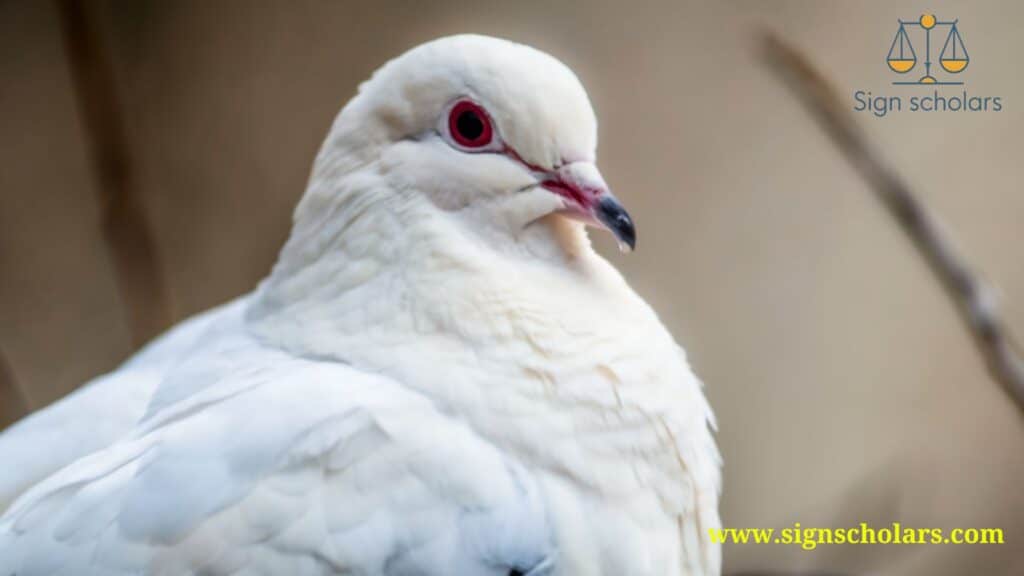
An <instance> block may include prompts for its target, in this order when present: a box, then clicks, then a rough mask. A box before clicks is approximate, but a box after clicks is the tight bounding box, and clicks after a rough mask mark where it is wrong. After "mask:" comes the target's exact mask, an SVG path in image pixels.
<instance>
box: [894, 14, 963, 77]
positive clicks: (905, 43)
mask: <svg viewBox="0 0 1024 576" xmlns="http://www.w3.org/2000/svg"><path fill="white" fill-rule="evenodd" d="M957 22H958V21H957V20H953V21H951V22H943V21H940V20H936V19H935V15H934V14H922V15H921V17H920V18H918V19H917V21H916V22H915V21H909V22H908V21H904V20H899V23H900V28H899V30H897V31H896V37H895V38H893V39H892V46H890V47H889V55H888V56H887V57H886V59H885V61H886V62H887V63H888V64H889V68H891V69H892V71H893V72H896V73H897V74H907V73H908V72H910V71H911V70H913V69H914V68H915V67H916V66H917V51H915V50H914V45H913V43H911V41H910V34H908V33H907V28H911V29H916V28H920V29H922V30H924V34H923V36H924V76H921V77H920V78H919V79H917V80H913V81H910V82H893V84H896V85H908V84H947V85H960V84H963V82H953V81H947V80H942V81H940V80H936V79H935V76H932V30H935V31H936V32H938V31H939V30H937V28H938V29H943V28H945V29H948V30H949V32H947V33H946V40H945V42H943V44H942V51H941V52H939V64H940V65H942V69H943V70H945V71H946V72H949V73H950V74H959V73H961V72H963V71H964V69H965V68H967V65H968V64H970V62H971V57H970V56H968V55H967V48H966V47H964V39H963V38H962V37H961V36H960V31H959V30H957V27H956V25H957ZM914 31H915V32H916V31H917V30H914ZM920 36H922V34H918V35H917V37H918V38H917V40H918V42H919V44H918V46H920V41H921V39H920Z"/></svg>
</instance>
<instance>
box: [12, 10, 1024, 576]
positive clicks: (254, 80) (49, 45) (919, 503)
mask: <svg viewBox="0 0 1024 576" xmlns="http://www.w3.org/2000/svg"><path fill="white" fill-rule="evenodd" d="M924 9H927V10H931V11H934V12H935V13H936V14H937V15H939V17H940V19H944V18H959V19H960V22H961V24H960V25H961V32H962V34H963V39H964V41H965V43H966V45H967V48H968V50H969V51H970V54H971V57H972V60H971V64H970V67H969V68H968V70H967V71H966V72H965V73H964V79H965V80H966V81H967V84H966V89H967V90H968V92H969V93H970V94H971V95H975V96H1001V97H1002V99H1003V105H1004V109H1003V111H1001V112H999V113H991V112H989V113H945V114H943V113H938V114H911V113H906V112H904V113H901V114H892V115H889V116H887V117H886V118H884V119H878V118H875V117H873V116H870V115H866V114H863V115H860V118H861V120H862V121H863V124H864V126H865V127H866V128H867V130H868V131H869V133H870V134H871V135H872V136H873V137H874V138H875V139H876V140H877V141H878V142H879V143H881V145H882V146H884V147H885V149H886V150H887V151H888V153H889V155H890V157H891V159H892V161H893V162H894V163H895V164H896V165H898V166H899V167H900V169H901V170H902V171H903V173H904V174H905V175H906V176H907V178H908V179H909V180H910V181H911V182H912V183H913V184H914V185H915V186H916V187H917V188H918V189H919V190H920V191H921V193H922V195H923V197H924V198H925V199H926V200H927V201H928V202H929V203H930V204H931V205H932V207H934V208H935V209H936V210H937V211H938V212H940V213H941V214H942V215H944V217H945V220H946V221H947V223H948V224H949V225H950V226H951V227H952V228H953V229H954V230H955V232H956V236H957V238H958V239H959V243H960V245H961V246H962V248H963V249H964V251H965V252H966V253H967V254H968V255H970V257H971V258H972V259H973V260H974V261H975V263H976V264H977V266H978V267H979V268H980V269H982V270H984V271H985V273H986V274H987V276H988V277H989V278H990V279H991V280H993V281H994V282H995V283H996V284H997V285H998V286H999V287H1000V288H1001V291H1002V294H1003V296H1004V302H1005V303H1006V307H1007V315H1008V320H1009V323H1010V325H1011V326H1012V327H1013V328H1015V329H1016V331H1017V332H1018V333H1020V334H1024V266H1022V255H1021V245H1022V242H1021V241H1022V233H1021V230H1020V225H1019V221H1020V218H1021V215H1022V214H1024V194H1022V193H1021V188H1022V187H1021V184H1022V182H1021V177H1020V174H1021V170H1020V157H1021V150H1022V149H1024V133H1022V131H1021V128H1022V127H1024V116H1022V115H1024V98H1022V96H1024V80H1022V76H1021V74H1020V70H1021V61H1020V57H1021V56H1024V36H1022V35H1021V34H1020V32H1019V31H1020V25H1021V22H1024V3H1020V2H1011V1H1008V2H999V3H997V2H991V3H970V4H968V3H966V2H963V3H954V2H942V1H933V2H929V3H922V2H877V3H849V4H839V3H824V2H729V3H718V4H713V3H686V2H668V3H662V4H653V3H651V4H646V3H644V4H639V3H625V2H621V3H620V2H599V3H582V2H554V3H549V2H508V1H504V2H477V3H468V2H457V1H454V0H445V1H443V2H431V3H421V2H384V3H358V4H357V3H343V2H336V3H313V2H300V3H287V4H286V3H280V2H200V1H195V2H151V1H145V2H97V3H91V4H89V12H90V14H92V15H93V16H94V17H95V19H96V21H97V22H98V23H99V25H100V29H101V32H102V34H101V37H102V41H103V43H104V47H105V49H106V50H108V52H109V54H111V55H112V59H113V65H114V72H115V78H116V82H115V89H116V97H117V100H118V102H119V110H120V113H121V114H122V116H123V119H124V124H125V136H126V138H127V142H128V152H129V154H130V161H131V166H132V169H133V170H134V173H135V175H136V180H137V193H138V195H139V197H140V199H141V205H142V208H143V213H144V215H145V217H146V219H147V220H148V222H149V226H150V228H151V231H152V234H153V236H154V240H155V248H156V256H157V257H158V262H159V266H160V269H161V270H162V271H163V274H164V276H165V280H166V290H167V292H168V294H169V297H170V301H171V305H172V313H173V316H174V318H175V319H180V318H184V317H186V316H188V315H190V314H192V313H195V312H197V311H200V310H202V309H204V308H207V307H209V306H211V305H213V304H216V303H219V302H222V301H225V300H227V299H230V298H232V297H234V296H236V295H238V294H241V293H243V292H245V291H247V290H250V289H251V288H252V287H253V286H254V285H255V283H256V282H257V281H258V279H259V278H260V277H261V276H263V275H264V274H265V273H266V272H267V271H268V269H269V267H270V265H271V264H272V262H273V260H274V257H275V255H276V251H277V249H278V247H279V246H280V244H281V243H282V241H283V239H284V238H285V236H286V234H287V232H288V226H289V217H290V211H291V208H292V206H293V205H294V203H295V202H296V200H297V199H298V197H299V195H300V194H301V192H302V190H303V186H304V183H305V178H306V176H307V174H308V169H309V166H310V163H311V161H312V157H313V155H314V153H315V151H316V149H317V147H318V145H319V143H320V140H321V138H322V136H323V134H324V133H325V131H326V129H327V127H328V125H329V122H330V121H331V119H332V118H333V116H334V114H335V113H336V112H337V110H338V109H339V108H340V106H341V105H342V104H343V103H344V102H345V101H346V100H347V99H348V98H349V97H350V96H351V94H352V93H353V91H354V89H355V87H356V85H357V84H358V83H359V82H360V81H361V80H363V79H364V78H366V77H367V76H368V75H369V74H370V73H371V72H372V70H373V69H374V68H376V67H377V66H378V65H380V64H381V63H383V62H384V61H385V60H386V59H388V58H390V57H392V56H394V55H396V54H398V53H400V52H402V51H403V50H405V49H406V48H408V47H410V46H413V45H415V44H417V43H419V42H421V41H425V40H428V39H430V38H434V37H437V36H441V35H445V34H450V33H456V32H465V31H474V32H480V33H486V34H493V35H499V36H504V37H507V38H511V39H515V40H518V41H522V42H526V43H529V44H532V45H535V46H537V47H539V48H541V49H544V50H547V51H549V52H551V53H552V54H554V55H556V56H557V57H559V58H561V59H563V60H564V61H566V62H567V63H568V64H569V65H570V66H571V67H573V68H574V69H575V70H576V71H577V72H578V74H579V75H580V77H581V79H582V80H583V82H584V84H585V85H586V86H587V87H588V89H589V91H590V94H591V98H592V100H593V102H594V105H595V107H596V109H597V111H598V116H599V117H600V119H601V129H600V138H601V147H600V150H599V159H600V163H601V165H602V171H603V172H604V174H605V175H606V177H607V178H608V180H609V181H610V183H611V184H612V186H613V188H615V189H616V190H617V192H618V195H619V196H620V197H621V198H622V199H623V200H624V201H625V202H626V204H627V206H629V208H630V211H631V212H632V213H633V215H634V217H635V219H636V220H637V222H638V226H639V230H640V250H639V251H638V252H637V253H635V254H633V255H629V256H620V255H619V254H617V253H616V252H615V250H614V246H613V245H612V243H611V242H610V241H609V240H608V239H607V238H604V237H601V238H598V239H597V240H596V243H597V245H598V246H599V248H600V249H601V251H602V252H604V253H605V254H607V255H608V256H609V258H611V259H612V260H613V261H615V262H616V263H617V264H618V265H619V266H620V268H621V269H622V270H623V271H624V273H625V274H626V275H627V277H628V278H629V279H630V280H631V282H632V283H633V285H634V286H635V287H636V289H637V290H638V291H639V292H640V293H641V294H642V295H644V296H645V297H646V298H647V299H649V300H650V301H651V302H652V303H653V304H654V305H655V307H656V308H657V309H658V310H659V311H660V313H661V314H662V317H663V318H664V320H665V322H666V323H667V324H668V325H669V327H670V328H671V330H672V331H673V333H674V334H675V335H676V336H677V338H678V339H679V340H680V342H681V343H682V344H683V345H684V346H685V347H686V348H687V350H688V351H689V354H690V356H691V358H692V361H693V363H694V365H695V367H696V369H697V370H698V372H699V373H700V374H701V376H702V377H703V378H704V379H705V380H706V381H707V382H708V387H707V390H708V395H709V396H710V399H711V401H712V404H713V405H714V407H715V410H716V412H717V414H718V417H719V423H720V428H721V432H720V434H719V441H720V443H721V447H722V451H723V453H724V456H725V494H724V499H723V506H722V510H723V514H724V519H725V522H726V524H727V525H729V526H737V527H753V526H765V527H776V528H782V527H786V526H791V525H792V523H793V522H797V521H798V522H801V523H802V524H803V525H804V526H812V525H821V526H833V527H839V526H847V525H855V524H856V523H858V522H861V521H864V522H869V523H873V524H874V525H876V526H884V525H887V524H888V523H890V522H892V521H901V522H903V523H904V524H906V525H912V526H917V527H942V528H947V529H948V528H953V527H970V526H975V527H990V526H992V527H1001V528H1003V529H1005V531H1006V538H1007V540H1008V542H1007V544H1006V545H1004V546H989V547H966V546H960V547H957V546H926V547H919V546H891V547H882V546H874V547H865V546H859V547H858V546H834V547H821V548H819V549H818V550H816V551H815V552H804V551H801V550H799V549H797V548H794V547H782V546H754V545H747V546H732V547H730V548H728V549H727V550H726V552H725V554H726V567H727V570H732V571H737V570H743V569H751V568H786V569H796V570H804V569H811V568H816V567H817V568H831V569H835V570H839V571H844V572H852V573H862V572H872V573H884V574H922V575H923V574H965V573H971V574H1014V573H1016V574H1020V573H1024V548H1022V546H1024V493H1022V491H1021V486H1022V485H1024V450H1022V446H1024V426H1022V419H1021V417H1020V414H1019V413H1018V412H1017V411H1016V409H1015V408H1014V407H1013V406H1012V405H1010V404H1009V403H1008V402H1007V401H1006V400H1005V399H1004V397H1003V396H1002V394H1001V392H1000V391H999V389H998V388H997V387H996V386H995V385H993V384H992V382H991V381H990V380H989V378H988V377H987V375H986V373H985V371H984V367H983V365H982V363H981V360H980V359H979V357H978V356H977V354H976V353H975V351H974V349H973V348H972V345H971V341H970V340H969V338H968V336H967V335H966V334H965V333H964V331H963V329H962V328H961V326H960V324H959V323H958V319H957V317H956V316H955V314H954V312H953V308H952V307H951V306H950V304H949V303H948V302H947V300H946V299H945V297H944V295H943V294H942V293H941V292H940V291H939V289H938V285H937V284H936V282H935V281H934V280H933V278H932V277H931V276H930V275H929V273H928V271H927V269H926V268H925V267H924V265H923V263H922V262H921V260H920V258H919V257H918V256H917V255H916V254H915V253H914V252H913V250H912V249H911V248H910V246H909V245H908V243H907V242H906V241H905V239H904V238H903V237H902V236H901V234H900V233H899V231H898V230H897V229H896V228H895V227H894V225H893V224H892V223H891V222H890V221H889V220H888V219H887V218H886V217H885V215H884V214H883V213H882V211H881V210H880V208H879V206H878V205H877V204H876V202H875V201H874V199H873V198H872V197H871V196H870V194H869V193H868V192H867V190H866V189H865V187H864V185H863V184H862V182H861V181H860V180H858V178H857V177H856V176H855V174H854V173H853V172H852V171H851V169H850V168H849V167H848V166H847V165H845V164H844V162H843V160H842V159H841V158H840V157H839V156H838V155H837V153H836V152H835V150H834V149H833V148H832V146H831V145H830V144H829V142H828V141H827V139H826V138H825V137H824V136H823V134H822V133H821V132H820V131H819V130H818V129H817V128H816V127H815V126H814V125H813V124H812V123H811V122H810V120H809V119H808V117H807V116H806V115H805V113H804V112H803V111H802V110H801V109H800V108H799V107H798V106H797V105H796V104H795V103H794V101H793V100H792V98H791V97H790V96H789V95H788V94H787V92H786V91H785V90H784V89H783V88H782V87H781V86H780V85H779V84H778V83H777V82H776V81H775V79H774V78H773V77H772V76H770V75H769V74H768V72H766V71H765V70H764V69H763V67H762V66H761V65H760V63H759V62H758V60H757V59H756V58H755V57H754V56H753V55H752V54H753V47H754V43H753V41H752V37H753V33H754V31H755V30H757V28H758V27H760V26H767V27H770V28H772V29H775V30H777V31H779V32H780V33H781V34H783V35H784V36H785V37H787V38H789V39H791V40H792V41H794V42H796V43H797V44H799V45H800V46H802V47H803V48H805V49H807V50H808V51H810V52H811V53H812V54H813V56H814V58H815V60H816V62H817V63H818V64H819V65H820V66H822V67H824V68H825V69H826V70H827V71H828V72H829V74H830V75H831V76H832V77H833V78H834V79H835V81H836V82H837V83H838V84H839V86H840V87H841V89H842V90H843V92H844V97H845V98H847V99H848V100H849V102H850V105H851V106H852V105H853V100H852V92H853V90H856V89H864V90H872V91H873V92H875V93H879V94H881V93H885V94H902V95H904V96H909V95H911V94H918V93H919V92H914V91H916V90H919V89H918V88H917V87H904V88H900V87H895V86H890V85H889V82H890V81H891V80H892V78H891V76H892V74H891V73H890V72H889V71H888V70H887V69H886V67H885V65H884V58H885V54H886V51H887V50H888V47H889V43H890V42H891V40H892V36H893V34H894V33H895V31H896V19H897V18H900V17H902V18H916V17H917V15H918V14H920V12H921V11H922V10H924ZM61 30H62V29H61V26H60V18H59V13H58V9H57V7H56V5H54V4H51V3H49V2H43V1H39V2H29V1H10V0H8V1H2V2H0V350H2V352H3V355H4V356H5V357H6V359H7V363H8V364H9V365H10V369H11V371H12V372H13V374H14V376H15V378H16V379H17V381H18V382H19V384H20V386H21V387H22V388H24V390H25V391H26V392H27V395H28V396H29V400H30V402H31V404H32V406H33V407H41V406H44V405H46V404H47V403H49V402H51V401H53V400H54V399H56V398H59V397H60V396H62V395H63V394H65V393H67V392H68V391H70V390H72V389H73V388H74V387H75V386H77V385H79V384H80V383H81V382H83V381H85V380H87V379H88V378H90V377H92V376H94V375H96V374H100V373H102V372H104V371H107V370H110V369H111V368H113V367H115V366H116V365H117V364H118V362H120V361H121V360H122V359H124V358H125V357H127V356H128V355H129V354H130V353H131V352H132V336H131V334H130V329H129V319H128V313H127V312H126V310H125V306H124V303H123V298H122V297H121V295H120V294H119V291H118V284H117V282H116V279H115V276H114V273H113V269H114V268H113V262H112V259H111V255H110V250H109V247H108V246H107V244H106V243H105V241H104V237H103V235H102V221H101V209H100V206H99V205H98V203H97V201H96V199H97V197H98V193H97V192H98V191H97V186H98V182H99V181H98V179H97V174H96V171H95V169H94V167H93V165H92V164H91V159H90V158H91V157H90V139H89V136H88V132H87V131H86V129H85V126H84V124H83V120H82V117H81V113H80V112H81V110H80V108H79V107H78V105H77V104H76V99H75V94H74V92H73V81H72V78H73V77H72V75H71V72H70V69H69V60H68V58H67V53H66V51H65V47H64V44H63V41H62V32H61ZM918 50H919V54H920V53H921V49H920V48H919V49H918ZM915 72H916V70H915ZM948 92H949V93H954V94H955V93H959V90H956V89H954V90H948ZM924 93H927V92H924ZM2 401H4V402H7V405H6V409H7V410H8V411H11V410H13V408H12V406H13V404H11V403H10V398H5V399H3V400H2Z"/></svg>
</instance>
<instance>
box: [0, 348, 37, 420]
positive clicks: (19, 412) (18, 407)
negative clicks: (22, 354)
mask: <svg viewBox="0 0 1024 576" xmlns="http://www.w3.org/2000/svg"><path fill="white" fill-rule="evenodd" d="M0 398H2V399H3V403H2V404H0V430H2V429H4V428H6V427H7V426H8V425H9V424H12V423H14V422H16V421H17V420H18V419H19V418H21V417H22V416H24V415H25V414H28V412H29V409H30V408H31V404H30V403H29V399H28V394H26V393H25V390H24V389H23V388H22V387H21V386H19V384H18V380H17V379H16V378H15V377H14V370H13V369H12V368H11V364H10V362H8V361H7V357H6V356H5V355H4V351H3V350H0Z"/></svg>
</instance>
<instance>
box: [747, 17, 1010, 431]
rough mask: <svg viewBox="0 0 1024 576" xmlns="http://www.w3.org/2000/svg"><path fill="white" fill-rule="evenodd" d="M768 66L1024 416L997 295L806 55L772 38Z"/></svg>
mask: <svg viewBox="0 0 1024 576" xmlns="http://www.w3.org/2000/svg"><path fill="white" fill-rule="evenodd" d="M763 50H764V53H765V55H766V56H767V59H768V62H769V63H770V64H771V65H772V67H773V70H775V71H776V72H777V73H778V74H779V76H780V77H782V78H783V80H785V82H786V84H787V85H788V86H789V87H790V88H791V89H792V90H793V92H794V93H795V94H796V96H797V97H799V98H800V100H801V101H802V102H803V103H804V105H805V106H806V107H807V109H808V110H809V111H810V112H811V113H812V114H813V116H814V117H815V119H816V120H817V121H818V123H819V124H820V125H821V126H822V128H824V129H825V131H826V132H827V133H828V135H829V136H831V137H832V140H833V141H834V142H835V144H836V146H838V147H839V149H840V150H841V151H842V153H843V155H844V156H845V157H846V159H847V160H848V161H849V162H850V163H851V164H852V165H853V167H854V168H855V169H856V170H857V171H858V172H860V175H861V176H862V177H863V178H864V179H865V180H866V181H867V183H868V184H869V185H870V186H871V189H872V190H874V192H875V195H876V196H877V197H878V199H879V200H881V201H882V204H883V205H884V206H885V207H886V209H887V210H888V211H889V214H891V215H892V216H893V218H895V220H896V222H897V223H898V224H899V225H900V228H902V230H903V231H904V232H905V233H906V234H907V236H908V237H909V238H910V240H911V241H912V242H913V243H914V246H915V247H916V248H917V250H918V252H919V253H920V254H921V255H922V256H923V257H924V259H925V260H926V261H927V262H928V265H929V267H930V268H931V270H932V272H933V273H934V274H935V276H936V277H937V278H938V279H939V281H940V282H941V283H942V286H943V288H945V290H946V294H947V295H949V297H950V298H951V299H952V300H953V302H954V304H956V306H957V309H958V310H959V311H960V316H961V318H962V319H963V321H964V324H965V326H966V327H967V329H968V331H969V332H970V333H971V336H972V337H973V338H974V341H975V343H976V344H977V347H978V350H979V351H980V352H981V354H982V356H984V358H985V361H986V364H987V365H988V369H989V372H990V373H991V375H992V377H993V378H995V380H996V381H997V382H999V383H1000V384H1001V385H1002V387H1003V388H1004V389H1005V391H1006V393H1007V394H1008V395H1009V396H1010V398H1011V399H1012V400H1013V401H1014V402H1016V404H1017V407H1018V408H1020V409H1021V411H1024V359H1022V357H1021V354H1020V352H1019V348H1018V347H1017V346H1016V345H1015V344H1014V342H1013V340H1012V338H1011V336H1010V334H1009V333H1008V332H1007V329H1006V325H1005V323H1004V322H1003V320H1002V318H1001V316H1000V313H999V309H998V306H997V302H996V298H995V293H994V291H993V290H992V288H991V287H990V286H989V285H988V283H986V282H985V281H984V280H983V279H982V278H981V277H980V276H978V275H977V274H975V273H974V271H973V270H972V268H971V266H969V265H968V263H967V261H966V259H965V258H964V257H963V255H961V254H960V253H959V252H958V251H957V250H956V248H955V247H954V245H953V242H952V239H951V237H950V234H949V232H948V231H947V230H946V228H945V227H944V226H942V224H941V223H940V222H939V221H938V219H937V218H936V217H935V216H934V215H933V214H932V212H931V211H930V210H929V209H928V208H927V207H926V206H925V205H924V204H923V203H922V202H921V201H920V200H919V199H918V198H917V197H916V196H914V194H913V193H912V192H911V191H910V189H909V187H908V186H907V184H906V182H904V181H903V179H902V178H901V177H900V176H899V175H898V174H897V173H896V172H895V171H894V170H893V169H892V168H891V167H890V166H888V165H886V163H885V161H884V160H883V156H882V154H881V153H880V152H879V151H878V150H877V149H876V148H874V147H873V146H872V145H871V143H870V142H868V139H867V138H866V137H865V135H864V134H863V132H861V130H860V129H859V126H858V125H857V123H856V122H855V120H854V118H853V115H852V114H851V113H850V111H849V110H848V109H847V107H846V106H844V105H843V103H842V100H841V98H840V97H839V95H838V93H837V92H836V90H835V89H834V88H833V87H832V85H831V84H830V83H829V82H828V80H826V79H825V77H824V76H823V75H822V74H821V72H819V71H818V70H817V69H816V68H815V67H814V66H813V65H812V64H811V62H810V60H808V58H806V57H805V56H804V55H803V54H802V53H800V51H799V50H797V49H796V48H794V47H793V46H790V45H788V44H786V43H785V42H784V41H783V40H781V39H780V38H779V37H778V36H776V35H774V34H768V35H766V36H765V38H764V42H763Z"/></svg>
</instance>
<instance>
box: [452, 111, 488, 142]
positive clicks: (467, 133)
mask: <svg viewBox="0 0 1024 576" xmlns="http://www.w3.org/2000/svg"><path fill="white" fill-rule="evenodd" d="M455 129H456V130H458V131H459V135H460V136H462V137H463V138H465V139H466V140H476V139H477V138H479V137H480V136H481V135H483V133H484V121H483V120H481V119H480V115H479V114H477V113H476V111H475V110H466V111H465V112H463V113H462V114H459V117H458V118H456V119H455Z"/></svg>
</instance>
